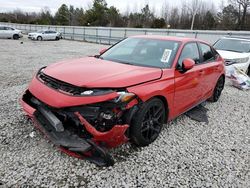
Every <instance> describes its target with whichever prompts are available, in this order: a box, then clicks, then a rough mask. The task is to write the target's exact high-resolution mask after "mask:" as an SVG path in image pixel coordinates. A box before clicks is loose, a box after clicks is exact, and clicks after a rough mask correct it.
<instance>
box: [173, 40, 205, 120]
mask: <svg viewBox="0 0 250 188" xmlns="http://www.w3.org/2000/svg"><path fill="white" fill-rule="evenodd" d="M186 58H190V59H193V60H194V61H195V62H196V63H197V64H199V63H200V53H199V50H198V45H197V43H196V42H192V43H187V44H186V45H185V46H184V47H183V49H182V52H181V55H180V57H179V60H178V65H177V69H176V70H175V96H174V111H175V114H176V115H179V114H182V113H184V112H185V111H187V110H189V109H190V108H192V107H193V106H195V105H196V104H198V103H199V102H200V101H201V99H202V96H203V93H202V92H201V87H202V83H203V80H202V74H203V73H202V71H203V70H202V67H201V66H197V65H196V66H194V67H193V68H192V69H191V70H189V71H187V72H184V73H183V72H181V71H180V70H178V69H180V67H181V66H182V61H183V60H184V59H186Z"/></svg>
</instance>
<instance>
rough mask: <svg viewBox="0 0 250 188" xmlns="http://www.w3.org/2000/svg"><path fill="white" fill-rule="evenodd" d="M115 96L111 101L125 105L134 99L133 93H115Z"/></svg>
mask: <svg viewBox="0 0 250 188" xmlns="http://www.w3.org/2000/svg"><path fill="white" fill-rule="evenodd" d="M117 94H118V95H119V96H118V97H117V98H115V99H114V100H113V101H114V102H116V103H119V102H121V103H127V102H130V101H132V100H133V99H134V98H135V97H136V95H135V94H134V93H128V92H126V91H121V92H117Z"/></svg>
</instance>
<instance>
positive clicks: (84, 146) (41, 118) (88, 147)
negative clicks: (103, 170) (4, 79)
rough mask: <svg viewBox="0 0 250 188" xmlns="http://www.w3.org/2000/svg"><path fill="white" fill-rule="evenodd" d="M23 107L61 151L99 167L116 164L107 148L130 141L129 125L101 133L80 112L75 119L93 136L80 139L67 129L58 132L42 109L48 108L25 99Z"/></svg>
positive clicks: (22, 102)
mask: <svg viewBox="0 0 250 188" xmlns="http://www.w3.org/2000/svg"><path fill="white" fill-rule="evenodd" d="M21 105H22V107H23V110H24V111H25V113H26V114H27V115H28V116H29V117H30V118H31V119H32V120H33V122H34V124H35V126H36V127H37V128H38V129H39V130H40V131H41V132H42V133H43V134H44V135H45V136H46V137H47V138H48V139H49V140H50V141H51V142H52V143H53V144H55V145H56V146H58V147H59V149H60V150H61V151H63V152H65V153H67V154H68V155H70V156H73V157H77V158H82V159H88V160H90V161H92V162H94V163H95V164H97V165H99V166H110V165H113V164H114V161H113V159H112V156H110V154H109V153H108V152H107V148H112V147H117V146H119V145H120V144H123V143H125V142H127V141H128V138H127V137H126V136H125V132H126V130H127V129H128V128H129V125H115V126H114V127H113V128H112V129H111V130H109V131H107V132H99V131H98V130H96V129H95V127H94V126H92V125H91V124H90V123H89V122H88V121H87V120H86V119H85V118H84V117H83V116H82V115H81V114H80V113H79V112H75V113H74V114H75V117H76V118H78V120H79V122H80V124H81V125H82V126H84V128H85V129H86V130H87V131H88V132H89V133H90V134H91V135H92V138H90V139H89V138H80V137H79V136H78V135H76V134H73V133H72V132H70V131H68V130H67V129H63V130H62V131H57V130H56V128H55V127H54V126H53V125H52V124H51V122H50V121H49V118H48V117H46V116H45V115H44V114H43V113H42V111H41V108H46V107H43V106H41V107H38V108H34V107H32V106H31V105H29V104H28V103H27V102H26V101H25V99H24V98H22V99H21ZM47 110H48V109H47Z"/></svg>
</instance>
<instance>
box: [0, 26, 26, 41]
mask: <svg viewBox="0 0 250 188" xmlns="http://www.w3.org/2000/svg"><path fill="white" fill-rule="evenodd" d="M21 37H23V35H22V31H21V30H18V29H15V28H13V27H9V26H3V25H0V38H5V39H14V40H17V39H19V38H21Z"/></svg>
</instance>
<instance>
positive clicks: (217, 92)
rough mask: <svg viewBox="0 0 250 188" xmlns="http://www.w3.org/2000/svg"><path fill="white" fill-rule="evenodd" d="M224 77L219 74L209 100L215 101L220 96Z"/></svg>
mask: <svg viewBox="0 0 250 188" xmlns="http://www.w3.org/2000/svg"><path fill="white" fill-rule="evenodd" d="M224 85H225V78H224V76H221V77H220V78H219V80H218V81H217V83H216V86H215V88H214V92H213V95H212V97H210V98H209V101H210V102H217V101H218V100H219V98H220V96H221V92H222V90H223V89H224Z"/></svg>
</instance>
